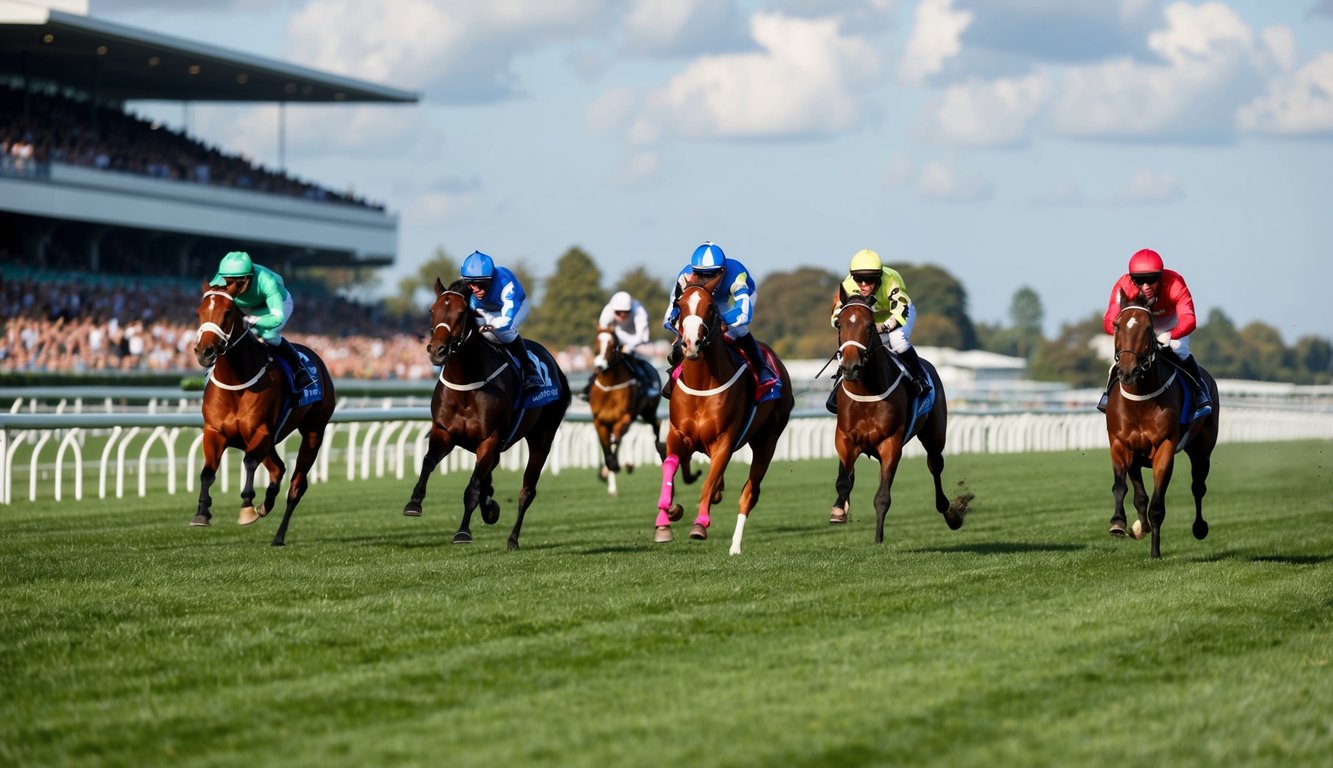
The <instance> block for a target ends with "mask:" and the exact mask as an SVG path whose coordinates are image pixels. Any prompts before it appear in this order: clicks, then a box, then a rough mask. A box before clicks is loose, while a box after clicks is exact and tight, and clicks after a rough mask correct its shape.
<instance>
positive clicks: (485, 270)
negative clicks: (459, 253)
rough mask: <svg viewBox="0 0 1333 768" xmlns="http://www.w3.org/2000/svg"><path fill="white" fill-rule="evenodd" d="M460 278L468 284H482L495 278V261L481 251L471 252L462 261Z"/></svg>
mask: <svg viewBox="0 0 1333 768" xmlns="http://www.w3.org/2000/svg"><path fill="white" fill-rule="evenodd" d="M461 273H462V277H463V279H464V280H467V281H468V282H484V281H486V280H490V279H491V278H492V277H494V276H495V260H494V259H492V258H491V257H490V256H487V255H486V254H484V253H482V252H481V251H473V252H472V255H471V256H468V257H467V258H466V259H464V260H463V269H462V270H461Z"/></svg>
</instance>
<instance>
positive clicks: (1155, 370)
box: [1106, 296, 1222, 557]
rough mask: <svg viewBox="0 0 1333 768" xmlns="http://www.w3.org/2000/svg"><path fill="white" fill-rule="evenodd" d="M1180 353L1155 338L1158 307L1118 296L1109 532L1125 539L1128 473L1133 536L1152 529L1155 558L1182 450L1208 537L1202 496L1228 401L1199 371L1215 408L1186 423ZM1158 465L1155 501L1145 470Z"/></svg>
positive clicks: (1110, 403) (1202, 532)
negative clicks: (1134, 511)
mask: <svg viewBox="0 0 1333 768" xmlns="http://www.w3.org/2000/svg"><path fill="white" fill-rule="evenodd" d="M1174 357H1175V353H1174V352H1173V351H1171V350H1170V349H1168V348H1166V347H1163V346H1161V345H1160V344H1158V343H1157V338H1156V334H1155V333H1154V331H1153V324H1152V312H1151V310H1150V309H1148V307H1147V306H1146V305H1145V303H1144V302H1143V301H1142V299H1140V298H1135V299H1134V300H1127V299H1125V297H1124V296H1121V299H1120V314H1119V316H1117V317H1116V321H1115V375H1116V383H1115V384H1113V385H1112V386H1111V391H1110V394H1109V395H1108V398H1107V403H1106V434H1107V436H1108V437H1109V438H1110V441H1111V467H1112V469H1113V470H1114V473H1115V482H1114V483H1112V485H1111V493H1112V494H1114V495H1115V513H1114V514H1113V515H1111V530H1110V532H1111V534H1112V535H1113V536H1124V535H1125V533H1126V531H1125V493H1126V492H1127V490H1128V488H1127V487H1126V485H1125V477H1126V476H1128V477H1129V480H1130V482H1132V483H1133V484H1134V508H1135V509H1137V510H1138V513H1139V519H1138V520H1136V521H1135V522H1134V527H1133V528H1132V535H1133V536H1134V538H1136V539H1141V538H1143V534H1144V531H1145V529H1147V530H1151V531H1152V557H1161V556H1162V546H1161V538H1162V522H1163V521H1164V520H1165V519H1166V488H1167V486H1168V485H1170V483H1171V473H1172V470H1173V468H1174V464H1175V455H1176V452H1177V451H1180V450H1182V448H1183V450H1184V451H1185V453H1186V454H1187V455H1188V456H1189V457H1190V474H1191V475H1192V481H1193V482H1192V483H1191V484H1190V490H1191V491H1192V492H1193V493H1194V528H1193V530H1194V538H1196V539H1200V540H1202V539H1203V538H1205V537H1206V536H1207V535H1208V522H1207V521H1206V520H1204V519H1203V496H1204V494H1205V493H1207V492H1208V484H1207V480H1208V470H1209V467H1210V466H1211V463H1212V454H1213V448H1214V446H1216V445H1217V427H1218V413H1219V412H1220V411H1221V410H1222V404H1221V402H1220V398H1219V396H1218V393H1217V381H1216V380H1215V379H1214V378H1213V376H1212V374H1210V373H1208V372H1207V371H1205V370H1204V369H1203V367H1202V366H1200V368H1199V373H1200V375H1202V376H1203V380H1204V385H1205V386H1207V387H1208V389H1209V391H1210V392H1211V393H1212V396H1213V412H1212V413H1211V414H1209V415H1207V416H1205V417H1203V418H1202V419H1198V420H1197V421H1195V422H1194V423H1193V424H1188V425H1183V424H1181V414H1182V413H1186V414H1188V413H1189V412H1190V411H1191V410H1192V406H1191V407H1189V408H1187V407H1186V403H1185V398H1186V396H1187V391H1188V390H1189V389H1190V387H1189V386H1188V385H1182V381H1181V378H1182V376H1183V374H1182V373H1181V372H1180V370H1179V368H1178V367H1177V366H1175V365H1173V364H1172V363H1173V362H1174V360H1168V358H1174ZM1144 467H1151V468H1152V477H1153V492H1152V498H1151V500H1150V499H1149V498H1148V492H1147V490H1146V489H1145V488H1144V485H1143V468H1144Z"/></svg>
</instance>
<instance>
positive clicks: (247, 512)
mask: <svg viewBox="0 0 1333 768" xmlns="http://www.w3.org/2000/svg"><path fill="white" fill-rule="evenodd" d="M258 519H259V515H258V514H256V513H255V508H254V507H241V513H240V514H239V515H237V516H236V524H237V525H249V524H251V523H253V522H254V521H256V520H258Z"/></svg>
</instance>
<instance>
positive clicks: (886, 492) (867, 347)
mask: <svg viewBox="0 0 1333 768" xmlns="http://www.w3.org/2000/svg"><path fill="white" fill-rule="evenodd" d="M839 293H840V298H841V302H842V308H841V309H840V310H839V311H838V318H837V328H838V360H839V362H838V370H839V371H840V372H841V373H842V383H841V384H839V385H838V390H837V398H838V431H837V434H836V436H835V438H834V439H835V444H836V446H837V449H838V479H837V482H836V483H835V484H834V487H835V488H836V489H837V492H838V497H837V500H835V501H834V502H833V510H832V512H831V513H830V516H829V523H831V524H834V525H837V524H841V523H845V522H847V513H848V510H849V509H850V508H851V495H852V486H853V485H854V484H855V482H856V460H857V459H858V458H860V457H861V456H869V457H871V458H872V459H875V460H876V461H878V462H879V490H878V491H876V492H875V543H876V544H881V543H883V541H884V517H885V516H886V515H887V514H888V512H889V506H890V505H891V504H892V503H893V500H892V498H891V496H890V489H891V488H892V487H893V477H894V475H895V474H897V472H898V463H899V461H900V460H901V459H902V455H903V446H905V445H906V444H907V442H908V441H909V440H911V439H912V438H913V437H916V438H917V439H918V440H920V441H921V445H922V447H924V448H925V449H926V467H927V468H928V469H929V470H930V474H931V476H932V477H934V479H935V511H937V512H939V513H940V514H941V515H944V520H945V522H947V523H948V524H949V527H950V528H952V529H954V530H957V529H959V528H961V527H962V525H963V512H962V507H963V506H965V504H966V501H965V500H960V501H959V502H958V503H955V504H953V505H951V504H950V503H949V499H948V498H947V497H946V496H945V495H944V487H943V485H942V481H941V477H940V476H941V475H942V474H943V473H944V439H945V434H946V428H947V426H948V420H949V408H948V405H947V403H946V402H945V395H944V385H943V384H942V383H941V382H940V376H939V373H938V372H936V370H935V366H933V365H931V364H930V361H928V360H926V359H925V358H922V359H921V367H922V368H923V369H924V370H925V372H926V375H927V376H929V377H930V383H931V387H932V388H933V390H934V398H935V402H934V404H933V405H932V406H931V407H930V410H929V411H928V412H927V413H926V414H925V415H924V416H922V417H921V418H920V419H914V418H913V413H912V411H913V409H914V408H915V407H916V398H915V397H913V396H912V395H909V394H908V392H907V386H906V385H907V384H908V382H910V381H911V377H910V375H909V374H908V373H907V372H906V371H905V370H904V369H903V368H902V367H901V366H900V365H899V364H898V362H897V361H896V360H895V359H893V358H892V357H891V356H890V350H889V348H888V347H887V346H885V344H884V342H883V341H882V340H881V339H880V336H879V330H878V329H877V328H876V327H875V310H874V301H875V299H874V297H873V296H869V297H867V296H860V295H856V294H853V295H851V296H848V295H847V293H846V291H843V290H842V289H841V288H840V289H839ZM913 422H915V424H914V423H913ZM909 430H910V431H909Z"/></svg>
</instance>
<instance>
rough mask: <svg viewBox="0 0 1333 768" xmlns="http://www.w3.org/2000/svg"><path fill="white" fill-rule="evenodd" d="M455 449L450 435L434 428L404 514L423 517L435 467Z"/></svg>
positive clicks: (404, 507) (404, 508)
mask: <svg viewBox="0 0 1333 768" xmlns="http://www.w3.org/2000/svg"><path fill="white" fill-rule="evenodd" d="M453 448H454V443H453V441H452V440H451V439H449V434H448V433H447V432H445V431H444V430H441V429H439V428H438V427H432V428H431V430H430V442H429V443H427V445H426V455H424V456H422V457H421V474H420V475H419V476H418V477H417V484H416V485H415V486H413V487H412V497H411V498H409V499H408V500H407V504H406V505H404V506H403V514H404V515H406V516H408V517H421V502H423V501H425V500H426V482H427V481H429V480H430V475H431V473H432V472H434V471H435V467H437V466H439V463H440V462H441V461H443V460H444V457H445V456H448V455H449V452H450V451H452V450H453Z"/></svg>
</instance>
